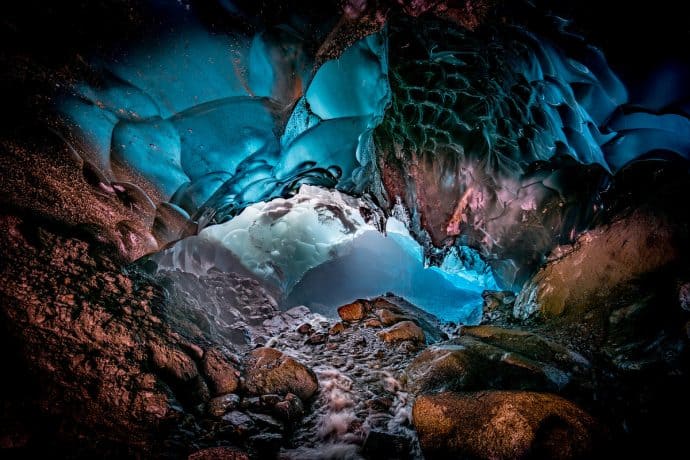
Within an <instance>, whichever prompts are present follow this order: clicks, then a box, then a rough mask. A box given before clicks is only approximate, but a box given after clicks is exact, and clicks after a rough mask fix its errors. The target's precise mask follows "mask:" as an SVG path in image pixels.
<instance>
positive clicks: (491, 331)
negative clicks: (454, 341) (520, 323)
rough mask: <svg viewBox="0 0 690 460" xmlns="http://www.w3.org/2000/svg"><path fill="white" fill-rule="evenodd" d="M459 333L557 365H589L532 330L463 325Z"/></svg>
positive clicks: (574, 366)
mask: <svg viewBox="0 0 690 460" xmlns="http://www.w3.org/2000/svg"><path fill="white" fill-rule="evenodd" d="M461 333H462V335H463V336H470V337H474V338H476V339H479V340H481V341H482V342H485V343H488V344H491V345H495V346H497V347H500V348H503V349H504V350H507V351H511V352H514V353H519V354H521V355H523V356H525V357H527V358H529V359H532V360H536V361H542V362H548V363H552V364H554V365H557V366H559V367H564V368H568V369H572V368H576V367H589V366H590V363H589V361H587V359H585V358H584V357H583V356H581V355H580V354H578V353H576V352H574V351H573V350H570V349H569V348H567V347H564V346H563V345H561V344H559V343H556V342H554V341H553V340H549V339H547V338H545V337H544V336H542V335H539V334H536V333H533V332H529V331H524V330H521V329H507V328H503V327H497V326H489V325H482V326H465V327H463V328H462V331H461Z"/></svg>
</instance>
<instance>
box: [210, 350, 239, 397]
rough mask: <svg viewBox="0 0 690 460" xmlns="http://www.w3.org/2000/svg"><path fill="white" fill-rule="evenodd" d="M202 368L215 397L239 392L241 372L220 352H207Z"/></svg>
mask: <svg viewBox="0 0 690 460" xmlns="http://www.w3.org/2000/svg"><path fill="white" fill-rule="evenodd" d="M201 366H202V370H203V372H204V375H205V376H206V377H207V378H208V381H209V386H210V389H211V392H212V393H213V394H214V395H222V394H226V393H232V392H234V391H235V390H237V385H238V383H239V377H238V374H239V372H238V371H237V369H235V367H234V366H233V365H232V364H230V362H229V361H228V359H227V358H225V356H223V354H222V353H221V352H220V350H217V349H211V350H208V351H206V353H205V354H204V358H203V360H202V364H201Z"/></svg>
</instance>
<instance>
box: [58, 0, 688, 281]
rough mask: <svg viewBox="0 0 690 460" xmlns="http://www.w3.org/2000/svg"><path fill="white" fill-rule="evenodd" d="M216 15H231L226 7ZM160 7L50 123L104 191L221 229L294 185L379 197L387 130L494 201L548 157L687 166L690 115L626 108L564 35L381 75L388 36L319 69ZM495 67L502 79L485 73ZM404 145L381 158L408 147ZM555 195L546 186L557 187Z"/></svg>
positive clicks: (297, 40) (468, 44) (441, 53)
mask: <svg viewBox="0 0 690 460" xmlns="http://www.w3.org/2000/svg"><path fill="white" fill-rule="evenodd" d="M154 3H156V4H157V5H158V4H161V5H162V4H163V3H161V2H154ZM221 3H222V4H223V5H224V7H226V9H227V11H231V12H232V11H234V10H233V8H234V6H233V2H230V1H223V2H221ZM165 5H166V6H165V7H161V6H159V10H160V22H161V23H162V24H163V26H161V27H160V30H158V31H156V33H154V34H151V37H150V38H149V39H148V40H145V41H143V42H141V43H132V44H128V45H125V46H124V47H123V49H121V50H119V52H118V53H117V55H116V56H115V57H111V58H109V59H106V58H103V57H98V56H95V57H93V58H92V59H91V60H90V65H91V67H92V69H93V73H94V77H93V78H90V79H89V81H88V83H87V82H82V83H78V84H75V85H74V86H73V87H72V92H71V93H70V94H66V95H65V96H64V97H63V98H62V100H61V102H60V105H59V110H60V112H61V113H62V114H63V115H64V117H65V119H66V121H67V126H68V127H69V128H70V129H71V131H72V134H73V136H72V137H71V138H72V139H76V140H77V143H78V146H77V147H78V150H79V151H80V152H82V154H83V155H84V156H85V157H86V158H87V159H88V160H89V161H91V162H92V163H94V164H95V165H96V166H97V167H98V168H99V169H101V170H102V171H103V172H104V175H105V176H106V177H108V178H110V179H112V180H130V181H135V182H136V180H135V179H133V178H136V179H137V180H138V179H143V180H144V181H145V182H146V183H148V184H149V185H150V187H149V188H147V191H149V190H155V192H156V193H157V194H158V196H156V197H152V199H153V201H154V202H156V203H160V202H170V203H172V204H173V205H175V206H176V207H177V209H179V210H180V212H181V213H182V214H184V215H187V216H191V217H192V218H193V219H198V218H199V216H200V215H201V214H202V212H203V213H204V216H206V217H204V219H206V218H207V217H208V216H211V218H212V219H213V220H214V221H215V222H223V221H226V220H228V219H230V218H232V217H233V216H235V215H237V214H238V213H239V212H240V211H241V210H242V209H244V208H246V207H247V206H248V205H250V204H252V203H256V202H259V201H268V200H270V199H273V198H276V197H285V196H289V195H291V194H292V193H294V192H295V191H297V190H298V189H299V187H300V185H302V184H312V185H319V186H323V187H327V188H338V189H339V190H343V191H346V192H348V193H352V194H355V195H357V194H361V193H363V192H367V191H371V190H377V189H381V184H380V183H379V181H380V179H379V175H378V174H377V173H378V168H379V167H380V166H381V165H380V164H377V159H378V158H380V157H381V152H379V151H377V150H376V148H375V146H374V141H373V133H374V131H375V129H376V128H377V127H378V126H380V125H381V124H382V123H383V122H384V121H386V120H393V119H394V120H395V123H404V124H405V125H406V127H405V129H406V130H407V129H408V128H409V132H410V133H413V134H414V133H418V137H415V136H417V134H414V135H410V139H412V140H413V141H414V142H421V143H423V144H424V148H427V149H431V150H434V149H437V148H446V147H448V146H449V145H450V146H451V147H452V149H453V151H455V152H457V155H458V156H464V157H473V158H475V159H476V158H479V159H480V160H481V163H482V164H483V165H484V166H485V168H486V170H487V172H488V174H495V175H496V177H498V176H502V177H501V180H500V181H499V180H496V181H495V184H494V185H487V184H488V182H487V183H484V184H483V186H486V187H489V186H495V187H496V189H497V190H498V189H500V190H498V191H505V190H507V189H508V188H509V187H508V186H507V185H506V183H507V182H509V181H513V182H514V185H515V188H516V190H518V189H519V190H520V191H523V190H529V184H527V185H525V184H524V183H522V182H521V180H525V178H524V177H522V174H523V173H524V171H525V170H526V169H527V168H528V166H529V165H530V164H533V163H535V162H539V161H546V160H550V159H552V158H554V157H555V156H557V155H566V156H570V157H572V158H573V159H575V160H576V161H578V162H580V163H582V164H598V165H600V166H602V167H603V168H604V169H605V170H606V171H608V172H610V173H615V172H616V171H618V170H619V169H620V168H622V167H624V166H625V165H626V164H628V163H629V162H631V161H633V160H635V159H637V158H641V157H645V156H648V155H655V154H658V153H660V152H664V153H668V152H670V153H672V154H674V155H679V156H681V157H684V158H688V157H689V155H690V121H689V119H688V116H689V115H690V113H689V111H690V107H688V104H687V101H685V103H678V102H677V101H675V100H674V98H673V97H670V96H669V95H668V94H667V93H665V92H664V91H660V89H659V87H658V86H652V87H650V88H649V89H648V91H647V92H646V93H645V94H644V95H643V96H641V97H636V98H635V99H634V100H631V98H630V96H629V94H628V91H627V89H626V87H625V85H624V84H623V82H622V81H621V80H620V79H619V78H618V76H617V75H616V74H615V72H614V71H613V70H612V69H611V68H610V67H609V66H608V64H607V62H606V60H605V58H604V56H603V55H602V54H601V52H600V51H598V50H597V49H595V48H593V47H591V46H589V45H587V44H586V43H585V42H584V41H582V40H581V39H579V38H575V39H573V36H572V35H571V34H568V33H567V32H565V31H564V32H563V35H564V36H567V37H568V40H570V42H572V41H573V40H574V41H576V42H577V41H578V40H579V42H580V43H579V44H578V45H577V46H575V47H573V46H569V47H561V46H559V45H558V44H557V43H556V42H555V41H552V40H549V39H546V38H543V37H540V36H539V35H538V34H536V33H532V32H529V31H526V30H524V29H522V28H520V27H515V26H510V27H513V32H511V33H509V34H506V36H507V37H510V38H509V40H510V42H509V43H505V46H503V45H502V44H498V45H497V44H496V43H495V42H493V43H491V44H490V45H491V47H487V48H482V46H483V45H482V42H481V40H482V38H481V35H472V34H471V33H469V32H463V33H465V34H466V35H463V36H462V37H466V40H465V38H462V40H465V41H464V42H463V43H464V44H463V45H462V46H459V47H458V48H457V49H453V48H452V47H451V48H449V47H448V46H446V45H447V44H443V43H441V44H440V45H443V46H439V44H438V43H436V44H430V45H429V46H428V47H427V48H425V49H424V50H423V52H422V53H421V56H422V58H415V59H420V62H409V63H407V64H409V65H410V66H411V67H413V68H414V66H415V65H417V64H423V66H426V67H427V68H432V70H433V71H432V72H423V71H420V72H417V73H415V72H412V73H408V74H405V73H404V72H400V68H390V69H389V54H391V55H392V54H393V53H395V55H396V56H400V55H403V56H404V55H405V53H407V52H408V50H407V49H405V50H402V49H397V48H394V49H388V35H389V30H387V29H383V30H382V31H381V32H379V33H375V34H372V35H370V36H368V37H366V38H364V39H362V40H360V41H358V42H356V43H355V44H354V45H352V46H351V47H349V48H348V49H346V50H345V51H344V52H343V54H342V55H341V56H340V57H339V58H338V59H335V60H331V61H327V62H325V63H324V64H322V65H321V66H320V67H318V68H316V67H315V62H314V59H313V54H312V53H313V50H311V49H312V48H310V46H312V45H313V43H311V44H308V43H306V40H305V39H304V38H303V35H302V34H301V33H300V31H298V30H296V29H295V28H293V27H292V26H291V25H289V24H285V25H281V26H279V27H275V26H273V27H261V26H259V27H256V28H254V29H252V30H253V31H252V32H246V31H245V30H244V29H242V30H240V29H237V30H234V29H232V28H231V27H228V28H226V29H222V28H221V29H219V28H210V27H208V25H207V23H205V22H203V21H201V20H200V19H199V18H198V17H197V16H196V13H195V10H194V7H193V6H189V5H186V4H184V3H183V2H178V3H175V2H170V3H165ZM257 22H260V21H257ZM409 24H412V25H411V26H410V27H417V26H415V25H414V23H413V22H412V21H410V22H408V25H409ZM419 27H426V25H425V24H424V23H423V22H419ZM515 31H517V32H515ZM461 35H462V34H461ZM312 47H313V46H312ZM472 47H474V49H470V48H472ZM497 47H499V48H500V49H497ZM310 50H311V51H310ZM573 50H575V51H573ZM495 56H500V59H498V60H497V62H499V64H500V65H496V62H493V63H492V62H490V61H491V59H493V58H494V57H495ZM472 60H474V61H472ZM477 60H479V61H482V60H484V61H485V64H479V65H476V62H477ZM421 61H423V62H421ZM473 62H474V64H473ZM423 66H422V67H423ZM472 66H474V67H472ZM478 69H479V71H478ZM408 70H409V69H408ZM401 78H402V79H403V80H400V79H401ZM660 80H661V81H662V82H663V81H668V80H664V79H660ZM391 81H393V83H394V86H395V89H396V90H397V91H398V92H397V93H396V92H395V91H391ZM506 82H509V83H510V85H512V86H510V87H509V88H507V83H506ZM674 82H675V83H674V84H685V83H687V82H679V81H677V79H676V80H675V81H674ZM401 88H402V89H403V90H404V92H405V95H404V98H401V93H400V91H399V90H400V89H401ZM638 96H639V95H638ZM401 99H405V100H401ZM410 101H412V104H410ZM384 125H385V123H384ZM449 126H450V128H449ZM410 139H406V140H407V141H409V140H410ZM420 139H421V140H420ZM477 139H480V141H477ZM397 141H398V140H397V139H393V143H392V144H391V145H388V146H387V147H388V148H390V149H392V150H395V149H396V148H399V147H400V146H404V145H405V142H404V141H405V140H403V141H401V142H399V143H398V142H397ZM378 147H380V145H378ZM395 155H396V156H397V157H398V158H405V155H403V152H398V151H396V152H395ZM414 167H415V166H414V165H413V164H412V162H411V163H410V165H409V168H410V171H411V170H412V168H414ZM408 172H409V171H408ZM554 177H555V176H554ZM432 180H433V178H432ZM457 180H461V178H457ZM549 181H551V182H549ZM554 181H555V179H553V178H547V179H545V180H544V181H543V182H544V184H547V185H548V187H551V186H553V188H555V189H557V188H558V187H557V184H555V182H554ZM496 184H497V185H496ZM516 193H517V192H516ZM521 193H522V192H521ZM516 196H517V195H516ZM390 198H391V200H393V199H394V198H395V197H390ZM523 198H524V200H525V202H524V203H520V204H518V207H521V208H522V209H526V208H525V206H532V207H534V208H535V209H534V210H535V212H536V211H537V208H538V207H539V199H540V198H539V197H535V196H531V195H530V194H529V193H525V194H523ZM521 199H522V198H521ZM513 201H515V202H516V201H517V199H513ZM535 203H536V204H535ZM458 209H460V208H458ZM487 209H488V208H487ZM506 209H507V208H506ZM389 211H390V210H389ZM411 211H412V212H414V209H412V210H411ZM479 211H481V210H479ZM479 211H477V212H479ZM486 212H489V211H486ZM511 216H512V215H511V214H509V213H504V215H503V217H504V218H506V219H509V218H512V217H511ZM492 219H493V218H492ZM487 221H488V219H487ZM492 222H494V223H495V225H496V228H495V229H493V230H492V229H491V228H489V227H486V228H482V231H484V232H485V233H486V234H487V238H488V239H489V240H491V241H496V242H498V243H500V244H502V241H501V240H500V238H501V232H504V230H505V228H506V225H505V224H504V223H503V222H502V221H500V220H496V219H494V220H493V221H492ZM499 224H500V225H499ZM449 228H450V224H449ZM455 250H462V247H461V246H457V247H456V249H455ZM485 255H486V254H485ZM456 269H457V268H456Z"/></svg>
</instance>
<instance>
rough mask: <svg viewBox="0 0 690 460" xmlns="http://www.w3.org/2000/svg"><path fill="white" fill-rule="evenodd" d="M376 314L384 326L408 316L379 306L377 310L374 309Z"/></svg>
mask: <svg viewBox="0 0 690 460" xmlns="http://www.w3.org/2000/svg"><path fill="white" fill-rule="evenodd" d="M376 316H378V317H379V319H380V320H381V323H382V324H383V325H384V326H392V325H393V324H395V323H399V322H400V321H405V320H409V318H408V317H406V316H403V315H399V314H397V313H393V312H392V311H390V310H388V309H387V308H381V309H379V310H376Z"/></svg>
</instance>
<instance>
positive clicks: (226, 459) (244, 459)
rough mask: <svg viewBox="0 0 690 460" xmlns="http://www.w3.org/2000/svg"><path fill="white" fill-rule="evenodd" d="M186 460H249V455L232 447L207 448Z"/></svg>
mask: <svg viewBox="0 0 690 460" xmlns="http://www.w3.org/2000/svg"><path fill="white" fill-rule="evenodd" d="M187 460H249V455H247V454H246V453H244V452H242V451H240V450H237V449H234V448H232V447H209V448H208V449H201V450H198V451H196V452H194V453H193V454H191V455H190V456H189V457H187Z"/></svg>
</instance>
